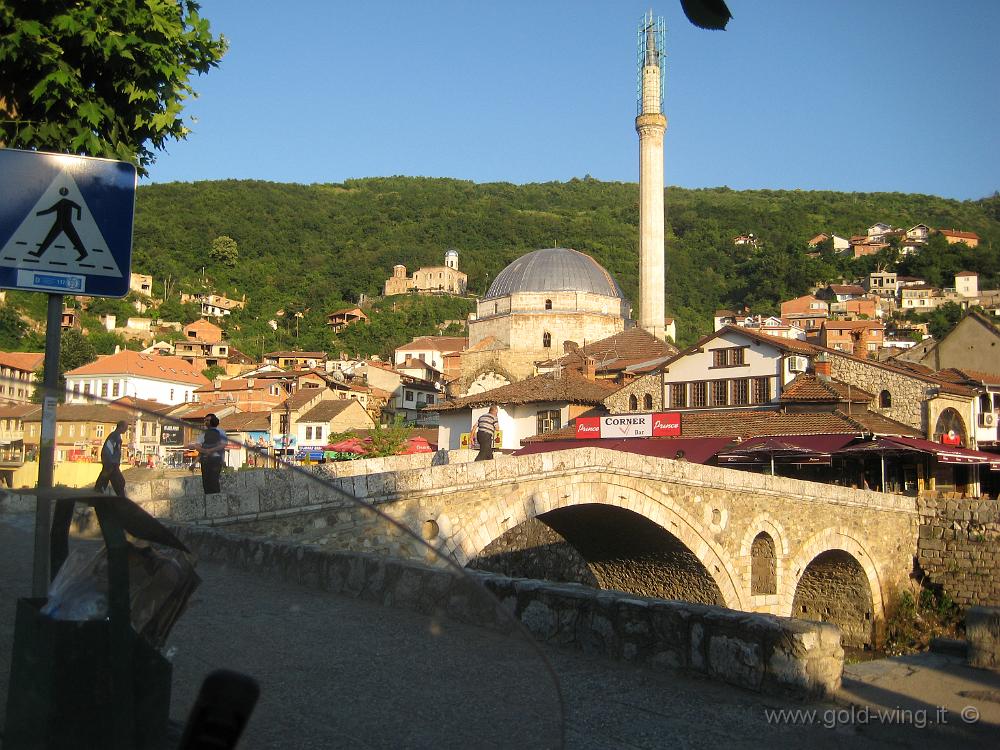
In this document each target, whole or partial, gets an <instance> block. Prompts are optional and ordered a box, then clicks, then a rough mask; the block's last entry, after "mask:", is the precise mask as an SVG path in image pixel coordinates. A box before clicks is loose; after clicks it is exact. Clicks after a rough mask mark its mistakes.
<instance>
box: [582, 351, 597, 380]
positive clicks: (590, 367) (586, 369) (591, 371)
mask: <svg viewBox="0 0 1000 750" xmlns="http://www.w3.org/2000/svg"><path fill="white" fill-rule="evenodd" d="M583 376H584V377H585V378H587V380H597V361H596V360H595V359H594V358H593V357H587V358H586V359H585V360H584V362H583Z"/></svg>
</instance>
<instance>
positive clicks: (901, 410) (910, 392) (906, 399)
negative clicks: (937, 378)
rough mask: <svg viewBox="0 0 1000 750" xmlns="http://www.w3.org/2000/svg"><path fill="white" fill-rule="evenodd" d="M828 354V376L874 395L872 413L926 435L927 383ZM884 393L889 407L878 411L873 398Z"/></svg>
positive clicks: (856, 360)
mask: <svg viewBox="0 0 1000 750" xmlns="http://www.w3.org/2000/svg"><path fill="white" fill-rule="evenodd" d="M828 354H829V356H830V370H831V375H833V377H834V378H835V379H837V380H840V381H843V382H844V383H849V384H851V385H853V386H857V387H858V388H860V389H862V390H863V391H867V392H868V393H870V394H872V395H873V396H876V399H875V401H873V402H872V403H871V408H872V409H873V410H874V411H877V412H878V413H879V414H882V415H883V416H886V417H888V418H889V419H895V420H896V421H897V422H902V423H903V424H906V425H909V426H910V427H915V428H916V429H918V430H921V431H923V432H924V433H925V434H926V432H927V422H926V414H925V413H924V408H923V403H924V401H926V400H927V390H928V388H930V384H929V383H925V382H923V381H922V380H917V379H916V378H912V377H909V376H907V375H903V374H901V373H896V372H893V371H891V370H886V369H884V368H881V367H877V366H876V365H873V364H869V363H867V362H864V361H861V360H858V359H852V358H850V357H844V356H841V355H838V354H836V353H835V352H828ZM884 390H887V391H889V394H890V395H891V396H892V406H891V407H890V408H888V409H880V408H879V405H878V404H879V402H878V398H877V397H878V395H879V394H880V393H881V392H882V391H884Z"/></svg>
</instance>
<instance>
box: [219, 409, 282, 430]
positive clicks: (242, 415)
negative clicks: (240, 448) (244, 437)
mask: <svg viewBox="0 0 1000 750" xmlns="http://www.w3.org/2000/svg"><path fill="white" fill-rule="evenodd" d="M219 427H221V428H222V429H223V430H225V431H226V432H250V431H251V430H253V431H254V432H260V431H266V430H269V429H271V413H270V412H266V411H238V412H235V413H234V414H230V415H229V416H227V417H223V418H222V419H221V420H219Z"/></svg>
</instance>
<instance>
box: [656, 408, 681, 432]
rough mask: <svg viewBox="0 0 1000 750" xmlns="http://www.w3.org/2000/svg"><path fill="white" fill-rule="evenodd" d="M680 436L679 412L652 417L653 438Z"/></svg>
mask: <svg viewBox="0 0 1000 750" xmlns="http://www.w3.org/2000/svg"><path fill="white" fill-rule="evenodd" d="M680 434H681V415H680V413H679V412H663V413H658V414H654V415H653V437H676V436H678V435H680Z"/></svg>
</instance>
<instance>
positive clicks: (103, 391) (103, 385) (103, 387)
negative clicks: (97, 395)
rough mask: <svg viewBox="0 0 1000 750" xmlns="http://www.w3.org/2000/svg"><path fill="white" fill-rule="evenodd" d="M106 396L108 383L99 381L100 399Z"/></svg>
mask: <svg viewBox="0 0 1000 750" xmlns="http://www.w3.org/2000/svg"><path fill="white" fill-rule="evenodd" d="M107 395H108V381H106V380H102V381H101V398H106V397H107Z"/></svg>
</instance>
